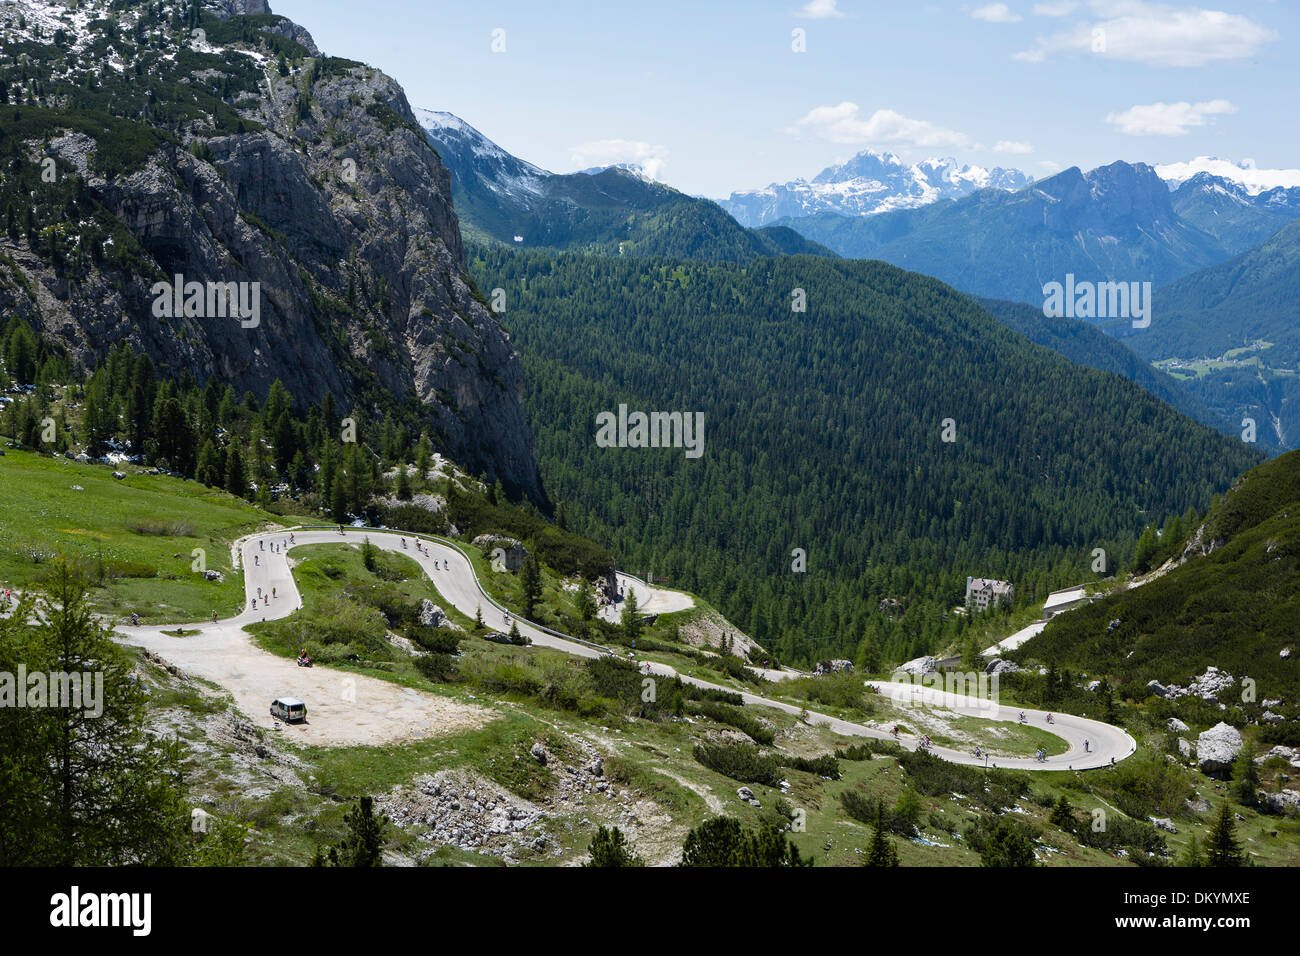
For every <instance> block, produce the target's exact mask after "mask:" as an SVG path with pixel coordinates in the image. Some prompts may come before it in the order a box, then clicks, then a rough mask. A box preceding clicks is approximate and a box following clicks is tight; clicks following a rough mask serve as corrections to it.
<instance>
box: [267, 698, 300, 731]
mask: <svg viewBox="0 0 1300 956" xmlns="http://www.w3.org/2000/svg"><path fill="white" fill-rule="evenodd" d="M271 716H272V717H274V718H276V719H277V720H283V721H284V722H285V723H286V724H298V723H302V722H303V721H304V720H306V719H307V705H306V704H304V703H303V702H302V701H300V700H298V699H297V698H296V697H277V698H276V699H275V700H273V701H271Z"/></svg>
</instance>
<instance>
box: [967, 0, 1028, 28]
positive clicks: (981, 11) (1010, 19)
mask: <svg viewBox="0 0 1300 956" xmlns="http://www.w3.org/2000/svg"><path fill="white" fill-rule="evenodd" d="M970 15H971V16H972V17H974V18H975V19H976V20H986V21H988V22H989V23H1019V22H1020V21H1021V20H1022V19H1024V18H1023V17H1021V16H1020V14H1018V13H1012V12H1011V8H1010V7H1008V6H1007V5H1006V4H1005V3H987V4H985V5H984V6H982V7H977V8H975V9H974V10H972V11H971V13H970Z"/></svg>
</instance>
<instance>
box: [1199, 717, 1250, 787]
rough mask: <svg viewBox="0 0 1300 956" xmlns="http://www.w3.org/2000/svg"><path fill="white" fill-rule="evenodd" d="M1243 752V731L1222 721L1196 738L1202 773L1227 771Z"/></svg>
mask: <svg viewBox="0 0 1300 956" xmlns="http://www.w3.org/2000/svg"><path fill="white" fill-rule="evenodd" d="M1239 753H1241V731H1239V730H1238V729H1237V728H1236V727H1233V726H1231V725H1230V724H1225V723H1223V722H1222V721H1220V722H1219V723H1217V724H1215V725H1214V726H1213V727H1211V728H1210V729H1209V730H1207V731H1205V732H1204V733H1202V734H1201V735H1200V736H1199V737H1197V738H1196V762H1197V765H1198V766H1199V767H1200V768H1201V772H1202V773H1209V774H1216V773H1227V772H1228V771H1229V770H1231V769H1232V764H1233V761H1235V760H1236V759H1237V754H1239Z"/></svg>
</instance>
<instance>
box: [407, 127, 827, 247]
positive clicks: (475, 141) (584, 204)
mask: <svg viewBox="0 0 1300 956" xmlns="http://www.w3.org/2000/svg"><path fill="white" fill-rule="evenodd" d="M416 117H417V119H418V120H419V122H420V125H421V127H422V128H423V129H424V131H425V135H426V137H427V139H428V141H429V143H430V145H432V146H433V148H434V149H435V150H437V152H438V155H439V156H440V157H441V158H442V161H443V163H444V164H445V165H446V167H447V168H448V169H449V170H450V171H451V177H452V194H453V197H454V199H455V203H456V211H457V213H458V214H459V216H460V226H461V232H462V234H463V235H464V237H465V238H466V239H467V240H470V241H476V242H488V243H493V242H499V243H505V244H507V245H511V246H516V247H521V248H549V249H580V250H586V251H592V252H605V253H612V254H617V255H634V256H645V255H665V256H674V257H677V258H689V259H704V260H709V261H725V262H746V261H749V260H751V259H755V258H758V257H760V256H774V255H788V254H800V253H802V254H808V255H821V256H834V253H832V252H830V251H829V250H828V249H825V248H824V247H822V246H820V245H818V244H816V243H814V242H812V241H810V240H808V239H805V238H804V237H803V236H801V235H800V234H799V233H798V232H795V231H794V230H792V229H786V228H766V229H747V228H745V227H744V226H741V225H740V224H739V223H737V222H736V221H735V220H734V219H733V218H732V217H731V216H730V215H728V214H727V213H726V212H725V211H724V210H723V209H722V208H721V207H720V206H718V205H717V204H716V203H714V202H712V201H710V200H708V199H699V198H696V197H693V196H688V195H686V194H685V193H681V192H678V191H677V190H676V189H673V188H672V187H670V186H665V185H663V184H662V183H659V182H656V181H654V180H653V179H651V178H650V177H648V176H647V175H646V174H645V173H644V171H643V170H641V169H640V168H639V167H636V166H634V165H631V164H623V165H614V166H606V167H594V168H592V169H586V170H583V171H582V172H577V173H552V172H548V171H547V170H545V169H542V168H541V167H539V166H534V165H533V164H532V163H529V162H526V161H524V160H522V159H519V158H518V157H516V156H512V155H511V154H510V153H508V152H506V151H505V150H504V149H502V148H501V147H500V146H498V145H497V144H496V143H494V142H492V141H491V140H490V139H488V138H487V137H486V136H484V135H483V134H482V133H481V132H479V131H478V130H477V129H475V128H474V127H473V126H470V125H469V124H468V123H466V122H465V121H464V120H462V119H460V118H459V117H457V116H455V115H453V114H451V113H444V112H437V111H434V110H416Z"/></svg>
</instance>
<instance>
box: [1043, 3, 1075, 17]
mask: <svg viewBox="0 0 1300 956" xmlns="http://www.w3.org/2000/svg"><path fill="white" fill-rule="evenodd" d="M1078 9H1079V3H1078V0H1052V2H1050V3H1035V4H1034V14H1035V15H1037V16H1040V17H1064V16H1068V15H1069V14H1071V13H1073V12H1074V11H1075V10H1078Z"/></svg>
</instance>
